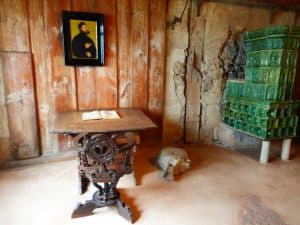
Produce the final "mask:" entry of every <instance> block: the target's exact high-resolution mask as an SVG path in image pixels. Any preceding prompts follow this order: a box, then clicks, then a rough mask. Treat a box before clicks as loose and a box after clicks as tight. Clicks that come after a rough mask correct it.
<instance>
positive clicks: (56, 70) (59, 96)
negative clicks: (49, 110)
mask: <svg viewBox="0 0 300 225" xmlns="http://www.w3.org/2000/svg"><path fill="white" fill-rule="evenodd" d="M70 7H71V1H70V0H62V1H60V0H48V1H45V9H46V11H45V14H46V15H45V24H46V37H47V38H46V41H47V42H46V43H47V50H48V56H47V57H49V61H48V63H49V64H50V65H49V66H50V67H48V68H47V69H48V71H47V72H50V74H51V76H50V77H49V86H50V87H49V88H50V98H51V99H52V104H53V107H54V112H60V111H66V110H71V109H76V85H75V76H74V69H73V67H71V66H65V63H64V51H63V34H62V19H61V13H62V11H63V10H70Z"/></svg>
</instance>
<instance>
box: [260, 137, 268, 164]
mask: <svg viewBox="0 0 300 225" xmlns="http://www.w3.org/2000/svg"><path fill="white" fill-rule="evenodd" d="M269 152H270V142H269V141H263V142H262V145H261V151H260V159H259V161H260V162H261V163H267V162H268V161H269Z"/></svg>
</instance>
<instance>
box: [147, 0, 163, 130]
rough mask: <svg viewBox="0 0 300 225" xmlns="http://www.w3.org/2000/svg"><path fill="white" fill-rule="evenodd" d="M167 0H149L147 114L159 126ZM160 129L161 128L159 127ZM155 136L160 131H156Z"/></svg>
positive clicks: (160, 121)
mask: <svg viewBox="0 0 300 225" xmlns="http://www.w3.org/2000/svg"><path fill="white" fill-rule="evenodd" d="M166 6H167V1H165V0H163V1H161V0H152V1H150V12H149V18H151V23H149V59H148V61H149V77H148V115H149V116H150V118H151V119H152V120H153V121H154V122H155V123H156V124H157V125H158V126H159V127H161V126H162V125H161V124H162V110H163V108H162V106H163V98H162V96H163V95H164V91H163V87H164V86H163V79H164V76H163V75H164V57H165V21H166V20H165V19H166V18H165V16H166ZM159 131H161V129H159ZM155 132H156V133H157V136H160V135H161V132H157V130H156V131H155Z"/></svg>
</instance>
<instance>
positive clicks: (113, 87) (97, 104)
mask: <svg viewBox="0 0 300 225" xmlns="http://www.w3.org/2000/svg"><path fill="white" fill-rule="evenodd" d="M72 6H73V9H74V10H77V11H79V10H81V11H86V12H89V11H91V12H98V13H103V14H104V26H105V31H104V32H105V49H104V51H105V65H104V66H103V67H94V68H90V67H78V68H76V74H77V88H78V108H79V109H91V108H103V107H108V108H109V107H117V104H118V103H117V101H118V100H117V42H116V29H117V28H116V26H117V24H116V1H115V0H113V1H111V0H105V1H84V2H81V1H78V0H76V1H75V0H74V1H73V5H72Z"/></svg>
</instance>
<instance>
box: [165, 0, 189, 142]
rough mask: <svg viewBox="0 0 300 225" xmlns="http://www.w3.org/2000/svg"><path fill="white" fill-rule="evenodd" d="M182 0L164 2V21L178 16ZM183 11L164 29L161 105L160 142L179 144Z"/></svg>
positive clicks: (185, 28) (185, 42)
mask: <svg viewBox="0 0 300 225" xmlns="http://www.w3.org/2000/svg"><path fill="white" fill-rule="evenodd" d="M184 7H185V1H182V0H170V1H169V3H168V12H167V21H172V20H173V18H174V16H177V17H180V15H181V14H182V12H183V9H184ZM187 12H188V10H187V9H186V10H185V12H184V14H183V18H182V21H181V22H179V23H176V24H175V26H174V29H172V28H171V27H167V30H166V41H167V48H166V62H165V63H166V66H165V67H166V77H165V104H164V118H163V140H164V143H166V144H168V143H181V142H182V141H183V129H184V113H185V101H186V99H185V73H186V70H185V67H186V66H185V64H186V50H187V48H188V24H187V16H188V13H187Z"/></svg>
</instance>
